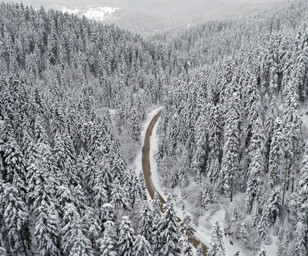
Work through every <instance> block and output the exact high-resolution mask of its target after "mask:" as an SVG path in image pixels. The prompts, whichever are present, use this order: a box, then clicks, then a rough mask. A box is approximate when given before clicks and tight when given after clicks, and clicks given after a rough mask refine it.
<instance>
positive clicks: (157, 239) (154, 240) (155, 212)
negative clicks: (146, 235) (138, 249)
mask: <svg viewBox="0 0 308 256" xmlns="http://www.w3.org/2000/svg"><path fill="white" fill-rule="evenodd" d="M160 205H161V203H160V200H159V195H158V193H157V192H155V193H154V198H153V201H152V216H153V221H152V223H153V224H152V234H151V244H152V249H153V253H154V254H155V255H157V254H159V253H160V249H161V247H162V242H161V230H160V223H161V221H162V216H161V211H160Z"/></svg>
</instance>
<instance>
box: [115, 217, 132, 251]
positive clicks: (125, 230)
mask: <svg viewBox="0 0 308 256" xmlns="http://www.w3.org/2000/svg"><path fill="white" fill-rule="evenodd" d="M134 235H135V231H134V229H133V228H132V227H131V222H130V220H129V218H128V217H127V216H124V217H123V218H122V222H121V225H120V233H119V240H118V244H117V248H118V253H119V255H121V256H131V255H133V254H132V250H133V243H134V241H135V237H134Z"/></svg>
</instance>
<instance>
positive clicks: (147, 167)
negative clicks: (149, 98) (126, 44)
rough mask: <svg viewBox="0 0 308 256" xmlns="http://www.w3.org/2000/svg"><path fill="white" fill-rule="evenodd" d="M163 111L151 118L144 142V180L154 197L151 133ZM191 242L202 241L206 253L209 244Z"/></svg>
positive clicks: (161, 206)
mask: <svg viewBox="0 0 308 256" xmlns="http://www.w3.org/2000/svg"><path fill="white" fill-rule="evenodd" d="M161 113H162V110H160V111H159V112H158V113H157V114H156V115H155V116H154V117H153V119H152V120H151V122H150V124H149V126H148V128H147V130H146V133H145V137H144V144H143V148H142V169H143V175H144V180H145V184H146V188H147V190H148V192H149V194H150V196H151V198H152V199H153V197H154V193H155V191H157V190H156V189H155V187H154V185H153V182H152V178H151V163H150V148H151V143H150V142H151V135H152V132H153V128H154V127H155V125H156V124H157V121H158V119H159V118H160V116H161ZM157 193H158V195H159V200H160V209H161V211H163V205H164V204H165V203H166V201H165V200H164V198H163V197H162V196H161V195H160V193H159V192H158V191H157ZM178 222H181V219H180V218H179V217H178ZM189 242H190V243H191V244H192V245H193V246H194V247H195V248H197V246H198V245H199V244H200V243H201V244H202V247H203V254H204V255H206V251H207V246H206V245H205V244H204V243H203V242H202V241H200V240H199V239H197V238H190V239H189Z"/></svg>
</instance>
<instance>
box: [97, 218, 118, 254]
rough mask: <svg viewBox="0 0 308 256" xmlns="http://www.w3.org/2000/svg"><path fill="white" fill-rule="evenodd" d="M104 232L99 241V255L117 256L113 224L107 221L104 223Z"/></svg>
mask: <svg viewBox="0 0 308 256" xmlns="http://www.w3.org/2000/svg"><path fill="white" fill-rule="evenodd" d="M104 226H105V231H104V236H103V238H102V239H101V241H100V255H101V256H117V255H118V252H117V250H116V244H117V241H116V234H115V230H114V223H113V222H112V221H107V222H105V223H104Z"/></svg>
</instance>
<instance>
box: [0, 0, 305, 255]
mask: <svg viewBox="0 0 308 256" xmlns="http://www.w3.org/2000/svg"><path fill="white" fill-rule="evenodd" d="M307 17H308V6H307V3H306V1H304V0H303V1H297V2H295V3H289V4H286V5H284V6H283V7H280V8H276V9H273V10H270V11H268V12H265V13H262V14H260V15H256V16H253V17H245V18H240V19H237V20H228V21H219V22H218V21H217V22H209V23H206V24H204V25H200V26H198V27H195V28H192V29H189V30H187V31H185V32H182V33H181V34H179V35H176V36H172V37H170V36H168V34H166V35H162V36H160V38H155V40H152V42H149V41H145V40H143V39H142V38H141V36H139V35H134V34H131V33H129V32H127V31H123V30H120V29H118V28H116V27H114V26H108V25H103V24H100V23H96V22H94V21H89V20H87V19H85V18H78V17H76V16H73V15H68V14H67V13H61V12H58V11H53V10H49V11H47V10H44V8H41V9H39V10H34V9H33V8H31V7H25V6H23V5H22V4H8V5H7V4H0V231H1V234H0V247H1V249H0V255H1V256H2V255H7V256H17V255H22V256H30V255H42V256H43V255H44V256H57V255H70V256H73V255H74V256H76V255H85V256H92V255H93V256H96V255H103V256H113V255H125V256H129V255H134V256H139V255H140V256H141V255H185V256H190V255H196V256H200V255H202V252H201V251H202V248H200V247H199V248H198V249H197V250H195V251H193V249H192V247H191V245H190V244H189V242H188V238H189V236H190V235H191V234H187V233H185V232H184V234H183V233H181V229H182V228H183V227H185V226H189V225H190V222H191V221H192V219H191V217H189V216H188V217H187V218H184V220H183V221H182V223H178V222H177V217H176V214H175V210H174V205H173V202H172V200H171V199H170V201H169V202H168V203H167V204H166V205H165V206H164V208H165V209H164V213H161V212H160V206H159V199H158V198H157V197H156V198H155V199H154V200H152V201H150V202H148V201H147V194H146V189H145V185H144V181H143V177H142V176H138V175H137V174H136V172H135V170H133V166H132V163H133V160H134V158H135V157H136V154H137V153H138V152H137V151H138V150H139V148H140V145H141V143H142V142H141V141H140V139H141V138H140V130H141V123H142V122H143V121H144V120H145V117H146V114H147V111H148V110H149V109H151V108H153V107H154V106H157V105H160V106H164V110H163V114H162V117H161V120H160V122H159V128H158V136H159V152H158V156H157V160H158V163H159V172H160V174H161V176H162V177H164V181H163V185H164V186H165V187H166V188H178V187H180V188H181V190H182V191H183V194H185V193H186V188H188V187H189V186H191V185H192V184H195V185H196V187H197V188H198V189H197V190H196V195H195V198H194V200H193V202H194V204H195V205H197V206H198V207H199V208H200V209H199V210H198V215H202V214H203V213H204V212H205V211H207V210H208V209H209V208H210V207H212V206H213V205H216V206H217V205H220V204H222V203H224V204H226V205H230V207H231V206H232V207H233V205H232V203H233V201H234V198H236V197H239V196H241V197H243V198H244V201H245V204H243V205H238V206H237V207H233V208H232V209H233V211H232V212H230V213H229V214H227V215H226V218H225V222H224V223H216V224H215V225H214V226H213V233H212V241H211V243H210V244H209V246H210V247H209V250H208V253H207V255H209V256H214V255H216V256H218V255H219V256H223V255H225V250H224V246H223V244H222V242H221V238H222V236H223V233H225V234H226V233H227V234H228V235H229V236H232V237H234V239H236V240H238V241H239V243H240V244H242V246H243V248H245V250H246V249H247V251H249V252H250V253H251V255H267V254H266V252H265V251H264V250H263V248H262V245H263V244H271V243H272V242H273V241H272V237H278V245H277V246H278V251H277V255H279V256H280V255H281V256H282V255H307V252H308V243H307V240H308V237H307V236H308V205H307V198H308V142H307V130H306V128H305V126H304V125H303V123H302V121H301V118H300V113H302V109H303V108H304V107H305V105H306V106H307V101H308V99H307V98H308V27H307V25H308V24H307ZM304 114H305V113H304ZM195 215H196V214H193V216H192V218H193V219H194V218H195V217H197V216H195ZM200 225H202V223H200ZM243 255H245V254H243Z"/></svg>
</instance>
